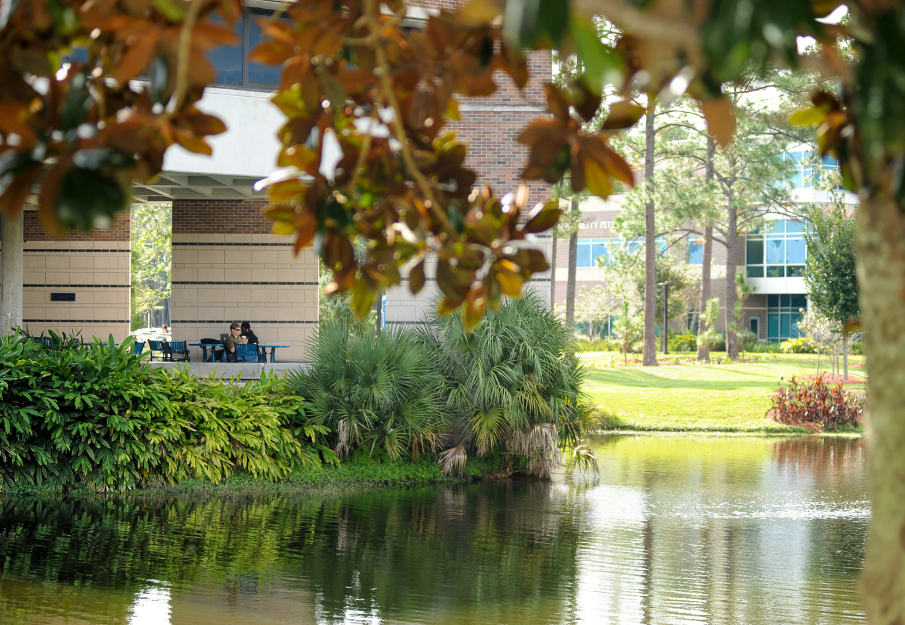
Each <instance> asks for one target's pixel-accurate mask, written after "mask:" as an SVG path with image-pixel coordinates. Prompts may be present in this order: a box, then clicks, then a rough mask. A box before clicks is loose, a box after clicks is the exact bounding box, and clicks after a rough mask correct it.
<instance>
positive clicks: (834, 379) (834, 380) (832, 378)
mask: <svg viewBox="0 0 905 625" xmlns="http://www.w3.org/2000/svg"><path fill="white" fill-rule="evenodd" d="M824 375H825V376H826V383H827V384H867V378H853V377H849V378H848V379H847V380H846V379H843V377H842V374H841V373H837V374H836V375H830V374H829V373H826V374H824Z"/></svg>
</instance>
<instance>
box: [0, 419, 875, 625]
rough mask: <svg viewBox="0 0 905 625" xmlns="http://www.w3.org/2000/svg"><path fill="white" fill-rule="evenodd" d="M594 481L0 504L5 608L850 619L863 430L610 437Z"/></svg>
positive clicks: (199, 614)
mask: <svg viewBox="0 0 905 625" xmlns="http://www.w3.org/2000/svg"><path fill="white" fill-rule="evenodd" d="M595 451H596V453H597V456H598V458H599V459H600V465H601V475H600V477H599V478H598V479H596V480H587V479H582V478H581V477H579V476H564V475H563V476H558V477H557V479H556V480H554V482H553V483H541V482H534V481H520V482H506V483H492V484H477V485H469V486H452V487H449V486H443V487H429V488H416V489H398V490H389V491H380V492H372V493H366V494H359V495H351V496H346V497H341V498H333V499H312V498H279V497H277V498H267V499H263V500H261V499H258V500H244V499H241V500H227V501H222V500H213V501H211V500H207V501H190V500H184V499H181V500H164V501H147V500H145V501H140V502H136V501H118V502H105V501H93V502H86V501H79V502H70V501H63V502H61V501H56V502H48V501H47V500H44V501H42V502H37V501H34V500H29V501H26V500H14V501H10V500H7V501H5V502H0V623H3V624H20V623H21V624H29V625H30V624H38V623H51V624H57V623H59V624H63V623H66V624H82V623H92V624H95V623H111V624H112V623H117V624H118V623H130V624H142V625H145V624H154V625H158V624H161V625H166V624H167V623H170V624H172V625H182V624H192V625H206V624H216V625H233V624H235V625H246V624H251V623H255V624H262V625H267V624H271V623H272V624H277V623H279V624H288V623H331V624H332V623H439V624H465V623H469V624H470V623H499V624H512V625H515V624H518V625H535V624H547V623H550V624H553V623H557V624H558V623H595V624H598V623H599V624H607V623H614V624H615V623H618V624H631V625H634V624H637V623H652V624H671V623H721V624H722V623H725V624H732V625H735V624H740V623H744V624H751V625H760V624H768V623H769V624H771V625H773V624H782V623H795V624H810V623H813V624H818V623H819V624H835V623H861V622H864V620H865V619H864V615H863V613H862V612H861V609H860V607H859V605H858V602H857V596H856V592H855V586H856V581H857V576H858V573H859V570H860V568H861V563H862V558H863V552H864V543H865V540H866V538H867V523H868V520H869V516H870V509H869V503H868V500H867V492H866V484H865V475H864V457H863V444H862V441H860V440H849V439H845V440H819V439H811V440H806V439H795V440H788V439H769V438H736V437H732V438H725V437H701V436H613V437H607V438H602V439H599V440H598V441H597V442H596V445H595Z"/></svg>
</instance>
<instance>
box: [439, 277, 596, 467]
mask: <svg viewBox="0 0 905 625" xmlns="http://www.w3.org/2000/svg"><path fill="white" fill-rule="evenodd" d="M434 322H435V325H434V328H435V329H432V330H424V331H423V332H422V334H423V336H424V341H425V343H426V344H428V345H429V346H430V348H431V350H432V352H433V357H432V362H433V363H435V365H436V366H437V367H438V368H439V370H440V373H441V374H442V376H443V378H444V380H445V384H446V395H447V406H448V408H449V409H450V410H451V411H452V418H453V420H454V425H455V426H456V432H455V434H454V436H455V438H454V440H453V442H454V443H457V444H456V445H455V446H454V447H452V448H450V449H448V450H447V451H445V452H444V454H443V455H442V457H441V461H442V462H443V465H444V469H445V471H446V473H449V472H453V471H455V470H456V468H457V467H459V466H461V465H462V464H464V461H465V458H466V457H467V454H468V453H469V452H472V453H477V454H478V455H480V456H486V455H487V454H490V453H494V452H506V453H507V454H509V457H511V458H514V459H515V462H516V463H518V464H519V466H518V468H520V469H523V470H525V471H526V472H528V473H529V474H534V475H542V476H546V475H549V474H550V472H551V471H552V470H553V468H554V467H555V466H557V464H558V462H559V449H560V448H567V449H573V450H574V449H575V448H576V447H577V446H578V445H579V444H580V442H581V441H582V439H583V438H584V437H585V436H586V434H587V432H588V431H589V429H590V428H592V427H594V426H595V425H596V419H597V415H596V413H595V412H594V411H593V410H592V408H591V406H590V404H589V402H588V401H587V398H586V397H585V396H584V395H583V394H582V392H581V390H580V389H581V384H582V381H583V380H584V368H583V367H582V365H581V363H580V362H579V359H578V357H577V356H576V355H575V345H574V337H573V336H572V332H570V330H569V329H568V328H566V326H565V325H564V324H563V323H562V322H561V321H560V320H558V319H557V318H556V317H555V316H554V315H553V314H552V313H551V312H550V311H549V310H548V309H547V307H546V306H545V305H544V303H543V302H542V301H541V300H540V299H539V298H538V297H537V296H536V295H535V294H533V293H527V294H525V295H524V296H523V297H522V298H521V299H518V300H507V301H506V302H505V303H504V304H503V306H502V308H501V309H500V311H499V312H497V313H488V314H487V315H486V316H485V317H484V319H482V320H481V322H480V323H479V324H478V325H477V327H476V328H475V329H474V330H473V331H472V332H471V333H470V334H466V333H465V332H464V331H463V329H462V320H461V318H460V313H455V314H452V315H449V316H447V317H440V318H435V319H434ZM575 457H576V458H579V459H580V460H585V461H587V462H588V464H590V463H591V461H592V460H593V456H591V455H582V456H579V455H575ZM594 466H596V465H594Z"/></svg>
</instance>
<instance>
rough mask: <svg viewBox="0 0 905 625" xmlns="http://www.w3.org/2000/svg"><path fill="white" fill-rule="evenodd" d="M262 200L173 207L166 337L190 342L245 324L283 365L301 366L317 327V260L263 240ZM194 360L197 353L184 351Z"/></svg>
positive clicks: (288, 244) (287, 243)
mask: <svg viewBox="0 0 905 625" xmlns="http://www.w3.org/2000/svg"><path fill="white" fill-rule="evenodd" d="M266 204H267V202H266V200H263V199H254V200H246V201H234V200H233V201H228V200H216V201H208V200H174V201H173V272H172V281H173V291H172V297H171V317H172V336H173V340H176V341H182V340H185V341H188V342H189V343H197V342H198V341H199V340H200V339H202V338H213V339H216V338H219V336H220V334H226V333H228V331H229V325H230V324H231V323H233V322H242V321H248V322H249V323H250V324H251V327H252V329H253V330H254V332H255V334H256V335H257V336H258V338H259V339H260V341H261V343H262V344H268V345H286V346H288V349H280V350H277V354H276V355H277V359H278V360H281V361H284V362H301V361H303V360H304V355H305V346H306V343H307V341H308V340H309V338H310V337H311V336H312V335H313V333H314V332H315V330H316V329H317V321H318V285H317V268H318V264H317V255H316V254H315V253H314V251H313V250H311V249H306V250H303V251H302V252H301V253H300V254H299V255H298V256H297V257H295V256H294V255H293V253H292V247H293V244H292V238H291V237H285V236H277V235H274V234H270V222H269V221H268V220H266V219H265V218H264V217H263V216H262V215H261V209H262V208H263V207H264V206H266ZM191 350H192V359H193V360H196V359H197V360H200V359H201V350H200V348H197V347H196V348H191Z"/></svg>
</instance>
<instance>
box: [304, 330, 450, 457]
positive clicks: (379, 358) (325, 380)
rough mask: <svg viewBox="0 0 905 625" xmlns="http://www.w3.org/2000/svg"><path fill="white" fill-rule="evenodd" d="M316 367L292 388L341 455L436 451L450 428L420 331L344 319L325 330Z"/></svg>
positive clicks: (312, 352) (313, 349)
mask: <svg viewBox="0 0 905 625" xmlns="http://www.w3.org/2000/svg"><path fill="white" fill-rule="evenodd" d="M308 358H309V362H310V363H311V366H310V368H309V369H308V370H307V371H304V370H296V371H294V372H293V373H292V375H291V376H290V379H289V387H290V388H291V389H292V391H293V392H294V393H296V394H298V395H300V396H302V397H304V398H305V399H306V400H307V403H306V410H307V411H308V414H309V415H310V417H311V419H312V421H313V422H314V423H317V424H319V425H321V426H326V427H328V428H329V429H330V430H331V435H330V441H331V444H333V445H334V446H335V449H336V451H337V453H338V454H339V455H340V456H345V455H346V454H348V453H349V452H352V451H355V450H358V449H362V448H364V449H367V450H368V451H369V453H370V454H371V455H374V454H375V453H376V452H377V451H378V450H382V451H383V452H384V453H386V455H387V456H388V457H389V458H391V459H397V458H400V457H402V456H403V455H406V454H408V455H411V456H413V457H416V456H418V455H419V454H420V453H421V452H422V451H433V450H434V449H436V448H437V446H438V444H439V442H440V434H441V432H442V431H443V430H444V429H445V428H446V423H447V422H446V418H445V415H446V412H445V406H444V404H443V400H442V397H441V391H442V383H443V380H442V379H441V378H440V376H439V375H438V373H437V372H436V371H435V369H434V368H433V367H432V363H431V361H430V354H429V353H428V351H427V350H426V346H425V345H424V343H423V341H422V340H421V339H420V335H419V334H417V333H416V332H413V331H410V330H405V329H394V330H386V331H384V332H381V334H380V335H379V336H375V335H374V331H373V329H371V328H368V327H363V326H361V325H349V324H347V323H345V322H337V323H328V324H325V325H323V326H321V328H320V331H319V332H318V335H317V338H316V339H315V341H314V342H313V343H312V344H311V346H310V349H309V355H308Z"/></svg>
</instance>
